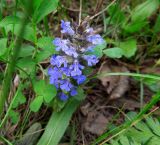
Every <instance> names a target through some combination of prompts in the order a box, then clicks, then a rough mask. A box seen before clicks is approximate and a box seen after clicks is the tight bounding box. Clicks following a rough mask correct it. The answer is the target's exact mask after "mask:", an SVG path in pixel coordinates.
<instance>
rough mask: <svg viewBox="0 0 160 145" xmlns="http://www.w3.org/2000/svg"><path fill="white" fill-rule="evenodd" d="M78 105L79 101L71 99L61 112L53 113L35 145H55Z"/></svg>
mask: <svg viewBox="0 0 160 145" xmlns="http://www.w3.org/2000/svg"><path fill="white" fill-rule="evenodd" d="M79 104H80V102H79V101H76V100H74V99H71V100H70V101H69V102H68V103H67V104H66V106H65V108H64V109H63V110H62V111H61V112H54V113H53V114H52V116H51V118H50V120H49V122H48V124H47V126H46V129H45V132H44V133H43V135H42V137H41V138H40V140H39V142H38V144H37V145H57V144H58V143H59V141H60V139H61V138H62V136H63V134H64V132H65V130H66V128H67V126H68V124H69V121H70V119H71V117H72V114H73V113H74V112H75V110H76V108H77V107H78V106H79Z"/></svg>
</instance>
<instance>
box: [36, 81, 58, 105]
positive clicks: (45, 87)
mask: <svg viewBox="0 0 160 145" xmlns="http://www.w3.org/2000/svg"><path fill="white" fill-rule="evenodd" d="M33 85H34V91H35V92H36V95H37V96H43V98H44V100H45V102H46V103H49V102H51V101H52V100H53V98H54V97H55V96H56V94H57V91H56V88H55V87H54V86H53V85H50V84H49V83H48V84H47V83H46V82H45V81H44V80H40V81H36V82H34V84H33Z"/></svg>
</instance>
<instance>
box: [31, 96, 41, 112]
mask: <svg viewBox="0 0 160 145" xmlns="http://www.w3.org/2000/svg"><path fill="white" fill-rule="evenodd" d="M42 103H43V96H38V97H36V98H35V99H34V100H33V102H31V104H30V109H31V110H32V111H33V112H37V111H38V110H39V109H40V107H41V105H42Z"/></svg>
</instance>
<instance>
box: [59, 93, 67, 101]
mask: <svg viewBox="0 0 160 145" xmlns="http://www.w3.org/2000/svg"><path fill="white" fill-rule="evenodd" d="M58 96H59V98H60V100H61V101H67V100H68V96H67V95H66V94H64V93H59V94H58Z"/></svg>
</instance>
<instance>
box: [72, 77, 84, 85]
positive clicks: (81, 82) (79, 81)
mask: <svg viewBox="0 0 160 145" xmlns="http://www.w3.org/2000/svg"><path fill="white" fill-rule="evenodd" d="M74 79H75V80H76V81H77V84H78V85H80V84H83V83H84V82H85V80H86V76H85V75H80V76H75V77H74Z"/></svg>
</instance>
